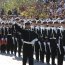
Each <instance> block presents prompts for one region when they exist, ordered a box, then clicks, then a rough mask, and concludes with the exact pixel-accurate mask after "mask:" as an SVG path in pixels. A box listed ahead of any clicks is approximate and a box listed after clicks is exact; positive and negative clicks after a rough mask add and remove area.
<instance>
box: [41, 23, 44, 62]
mask: <svg viewBox="0 0 65 65" xmlns="http://www.w3.org/2000/svg"><path fill="white" fill-rule="evenodd" d="M41 34H42V35H41V38H40V61H41V62H43V63H44V55H45V50H44V49H45V45H44V42H45V38H44V27H43V24H42V26H41Z"/></svg>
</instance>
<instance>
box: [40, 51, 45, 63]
mask: <svg viewBox="0 0 65 65" xmlns="http://www.w3.org/2000/svg"><path fill="white" fill-rule="evenodd" d="M40 61H42V62H43V63H44V51H43V50H40Z"/></svg>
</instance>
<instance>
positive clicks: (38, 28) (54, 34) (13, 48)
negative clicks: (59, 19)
mask: <svg viewBox="0 0 65 65" xmlns="http://www.w3.org/2000/svg"><path fill="white" fill-rule="evenodd" d="M26 22H28V23H30V24H31V26H30V27H31V28H30V31H34V32H35V33H36V34H37V35H38V36H37V39H38V40H36V41H35V43H34V45H33V49H34V50H33V49H31V46H29V45H28V47H27V45H26V44H24V43H26V41H27V42H28V34H27V32H28V31H24V32H23V31H22V29H26V28H25V23H26ZM41 22H42V21H41V20H32V19H31V20H29V19H27V20H25V19H21V18H19V17H12V16H11V17H9V18H8V19H7V20H6V17H1V18H0V51H1V53H7V54H14V55H15V56H16V53H17V52H18V56H19V57H21V50H22V48H23V53H24V55H23V65H26V60H27V57H28V58H29V61H30V62H29V64H30V65H33V63H32V62H33V58H31V56H32V55H34V54H35V57H36V61H37V62H39V61H40V62H42V63H45V62H44V57H46V63H47V64H50V58H51V60H52V62H51V64H52V65H56V63H55V59H56V58H57V60H58V61H57V65H63V58H64V53H65V52H64V49H65V28H64V27H62V26H60V27H55V26H53V25H52V27H50V26H48V25H46V26H44V23H43V22H42V23H41ZM17 26H18V27H19V28H18V27H17ZM17 28H18V29H17ZM34 32H32V33H31V36H32V37H31V36H30V37H29V38H31V39H29V42H30V40H32V39H33V38H34V36H35V33H34ZM33 33H34V34H33ZM23 34H24V35H23ZM22 36H23V37H22ZM23 38H24V43H23ZM24 45H25V47H24ZM25 48H26V50H25ZM25 51H28V52H29V53H27V52H25ZM31 51H33V52H34V54H32V53H30V52H31ZM26 54H28V56H26Z"/></svg>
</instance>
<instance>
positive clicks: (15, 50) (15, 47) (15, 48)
mask: <svg viewBox="0 0 65 65" xmlns="http://www.w3.org/2000/svg"><path fill="white" fill-rule="evenodd" d="M14 42H15V44H14V54H15V56H16V52H17V41H16V40H14Z"/></svg>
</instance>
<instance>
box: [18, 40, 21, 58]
mask: <svg viewBox="0 0 65 65" xmlns="http://www.w3.org/2000/svg"><path fill="white" fill-rule="evenodd" d="M21 47H22V42H21V39H18V56H19V57H20V56H21Z"/></svg>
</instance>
